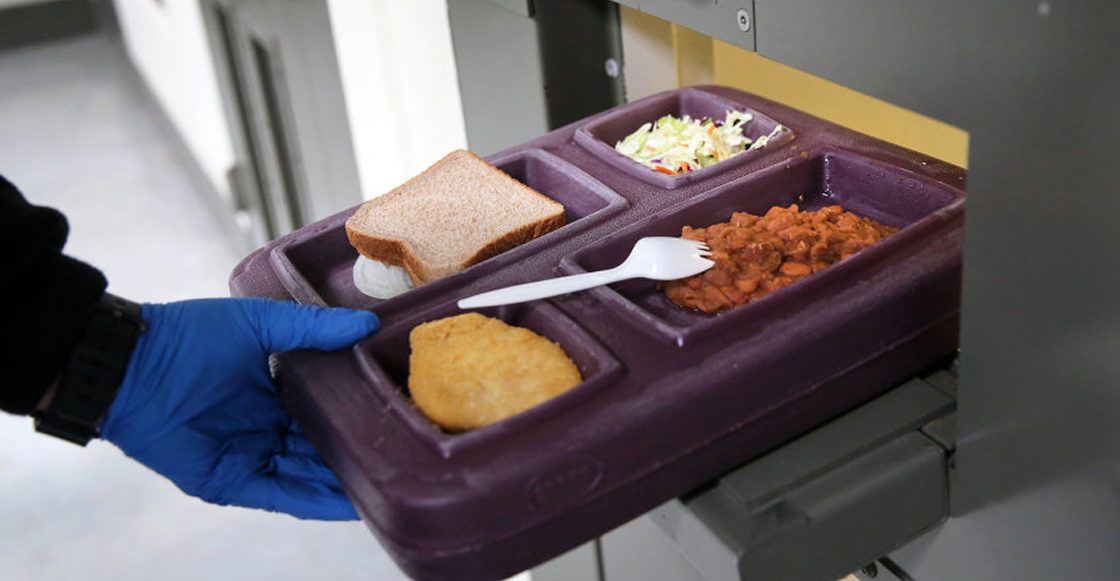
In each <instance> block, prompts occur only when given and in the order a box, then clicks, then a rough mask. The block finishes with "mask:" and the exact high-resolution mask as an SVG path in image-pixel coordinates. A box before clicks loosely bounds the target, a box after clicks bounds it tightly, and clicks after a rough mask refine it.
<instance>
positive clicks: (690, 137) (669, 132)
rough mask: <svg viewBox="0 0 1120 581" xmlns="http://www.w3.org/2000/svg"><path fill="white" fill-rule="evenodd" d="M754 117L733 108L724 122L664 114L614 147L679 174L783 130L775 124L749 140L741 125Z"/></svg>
mask: <svg viewBox="0 0 1120 581" xmlns="http://www.w3.org/2000/svg"><path fill="white" fill-rule="evenodd" d="M753 118H754V116H753V115H751V114H749V113H744V112H742V111H735V110H731V111H728V112H727V115H726V116H725V117H724V119H723V121H716V120H713V119H710V118H707V117H705V118H703V119H692V118H691V117H689V116H688V115H685V116H684V117H683V118H677V117H674V116H672V115H666V116H664V117H662V118H660V119H658V120H657V121H655V122H653V123H646V124H644V125H642V126H641V127H639V128H638V130H637V131H635V132H633V133H631V134H630V135H627V136H626V137H625V138H624V139H623V140H622V141H619V142H618V143H617V144H615V146H614V148H615V150H617V151H618V152H619V153H621V154H623V155H625V156H627V157H629V158H630V159H633V160H634V161H636V162H638V163H640V164H642V165H644V166H646V167H649V168H651V169H653V170H655V171H659V172H661V173H665V174H669V175H680V174H682V173H688V172H692V171H696V170H698V169H703V168H706V167H708V166H710V165H712V164H715V163H719V162H721V161H723V160H725V159H727V158H729V157H731V156H733V155H735V154H737V153H742V152H744V151H748V150H751V149H758V148H760V147H763V146H765V145H766V143H767V142H768V141H769V140H770V139H772V138H773V137H774V136H775V135H777V134H778V133H779V132H780V131H782V130H783V129H784V127H782V126H781V125H778V126H777V127H775V128H774V130H773V131H771V132H770V134H769V135H764V136H762V137H759V138H758V139H757V140H755V141H753V142H752V141H751V139H750V138H749V137H747V135H746V132H745V131H744V127H745V126H746V124H747V123H750V121H751V120H752V119H753Z"/></svg>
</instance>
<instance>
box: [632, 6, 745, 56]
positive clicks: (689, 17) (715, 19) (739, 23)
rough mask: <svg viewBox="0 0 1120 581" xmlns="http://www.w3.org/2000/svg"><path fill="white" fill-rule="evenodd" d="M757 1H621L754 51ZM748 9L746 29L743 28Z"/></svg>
mask: <svg viewBox="0 0 1120 581" xmlns="http://www.w3.org/2000/svg"><path fill="white" fill-rule="evenodd" d="M756 1H757V0H730V1H728V0H638V1H637V2H636V3H631V2H621V3H620V4H627V5H629V6H631V7H632V8H637V9H638V10H641V11H642V12H646V13H648V14H652V15H654V16H656V17H658V18H663V19H665V20H668V21H670V22H675V23H677V24H679V25H681V26H684V27H685V28H691V29H692V30H696V31H699V32H702V33H704V34H706V35H708V36H711V37H712V38H718V39H719V40H722V41H724V42H730V43H731V44H734V45H738V46H741V47H743V48H746V49H750V50H754V45H755V34H756V32H755V29H756V26H755V24H757V23H758V20H757V10H756V8H755V2H756ZM742 12H745V13H746V15H747V22H748V23H750V24H751V26H747V27H746V28H747V30H743V28H744V26H743V18H742V17H741V16H740V13H742Z"/></svg>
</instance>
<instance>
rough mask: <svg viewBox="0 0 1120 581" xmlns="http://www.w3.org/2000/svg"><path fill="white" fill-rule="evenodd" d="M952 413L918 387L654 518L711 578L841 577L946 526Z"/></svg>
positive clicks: (949, 403)
mask: <svg viewBox="0 0 1120 581" xmlns="http://www.w3.org/2000/svg"><path fill="white" fill-rule="evenodd" d="M953 405H954V401H953V399H952V398H951V397H949V396H947V395H945V394H944V393H942V392H940V391H938V390H937V389H935V388H934V387H932V386H930V385H929V384H927V383H926V382H924V381H921V380H913V381H910V382H908V383H906V384H904V385H902V386H899V387H897V388H895V389H894V390H892V391H890V392H888V393H886V394H884V395H882V396H880V397H878V398H876V399H875V400H873V401H871V402H869V403H867V404H865V405H863V406H861V407H860V408H857V409H856V410H853V411H852V412H849V413H848V414H845V415H844V416H842V417H840V418H838V419H836V420H834V421H832V422H830V423H828V424H827V425H825V426H823V427H821V428H819V429H817V430H814V431H813V432H810V433H809V434H807V435H805V436H803V437H801V438H800V439H798V440H795V441H793V442H791V443H789V444H787V445H785V446H783V447H781V448H779V449H778V450H775V451H774V452H771V453H770V454H768V455H766V456H764V457H762V458H760V459H759V460H756V461H754V462H751V463H749V464H746V465H744V466H743V467H742V468H739V469H737V470H735V471H733V472H731V473H729V474H727V475H725V476H723V477H722V478H720V479H719V480H718V481H716V482H714V483H712V484H711V485H709V486H707V487H704V488H702V489H701V490H699V491H697V492H695V493H690V494H688V495H686V496H684V497H682V498H681V499H679V500H673V501H670V502H669V503H667V504H665V505H664V506H662V507H660V508H658V509H656V510H654V511H653V512H651V513H650V516H651V518H652V519H653V520H654V521H655V522H657V523H658V524H659V525H660V526H661V528H662V529H663V530H664V531H665V532H666V534H668V535H669V536H670V538H672V539H673V540H674V542H675V543H676V545H677V546H678V548H679V549H680V550H681V552H682V553H683V554H684V555H685V557H686V558H687V559H688V560H689V561H690V562H691V563H692V564H693V565H694V566H695V567H696V569H697V570H698V571H700V572H701V573H702V574H703V576H704V579H706V580H708V581H738V580H739V579H746V580H755V579H758V580H772V579H783V580H789V581H798V580H800V581H813V580H827V579H838V578H840V577H843V576H844V575H846V574H847V573H849V572H851V571H853V570H855V569H857V568H859V567H861V566H862V565H864V564H865V563H868V562H871V561H873V560H874V559H875V558H877V557H878V556H880V555H882V554H884V553H886V552H887V551H888V550H890V549H891V548H893V547H896V546H898V545H899V544H900V543H902V542H903V541H905V540H908V539H910V538H913V537H914V536H915V535H917V534H919V533H921V532H922V531H925V530H928V529H929V528H931V527H933V526H935V525H937V524H938V523H940V522H941V521H942V520H943V519H944V518H945V516H946V514H947V512H948V482H947V467H946V461H945V457H946V450H945V449H944V448H943V447H942V446H940V445H939V444H937V443H936V442H934V441H933V440H931V439H930V438H928V437H926V436H925V435H924V434H922V433H921V432H919V429H920V428H922V427H923V426H925V425H926V424H928V423H929V422H930V421H932V420H934V419H937V418H940V417H944V416H946V415H947V414H949V413H950V412H951V410H952V408H953ZM806 556H811V557H810V558H805V557H806Z"/></svg>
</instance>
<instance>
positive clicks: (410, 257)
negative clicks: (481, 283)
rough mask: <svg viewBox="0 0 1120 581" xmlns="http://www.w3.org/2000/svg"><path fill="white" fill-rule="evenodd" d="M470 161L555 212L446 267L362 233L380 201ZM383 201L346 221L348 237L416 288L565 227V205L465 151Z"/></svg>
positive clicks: (404, 244) (399, 244)
mask: <svg viewBox="0 0 1120 581" xmlns="http://www.w3.org/2000/svg"><path fill="white" fill-rule="evenodd" d="M467 157H469V158H470V160H469V161H468V162H467V163H473V164H475V165H476V166H477V167H476V168H474V170H475V171H479V170H481V171H483V172H484V175H483V176H482V177H484V178H485V179H490V180H497V181H499V182H500V183H501V184H503V187H505V188H510V187H511V186H512V189H513V191H516V192H517V194H516V195H520V196H528V197H529V198H539V199H542V200H546V201H547V202H548V203H549V204H550V205H554V206H555V210H554V211H553V212H552V213H551V214H549V215H546V216H542V217H540V218H538V219H536V220H533V221H530V222H527V223H525V224H522V225H521V226H519V227H517V228H515V229H513V230H510V231H507V232H504V233H501V234H500V235H498V236H497V237H496V238H494V239H492V240H490V241H489V242H487V243H486V244H485V245H484V246H482V247H481V248H479V249H478V250H477V251H475V252H474V253H473V254H472V255H470V256H469V257H467V258H465V259H463V260H461V261H455V262H451V263H444V264H433V263H429V262H427V261H425V260H423V259H422V258H420V257H419V256H417V255H416V253H415V252H414V251H413V249H412V248H410V247H409V245H408V243H407V242H406V241H404V240H399V239H395V238H390V237H383V236H377V235H373V234H370V233H368V232H364V231H362V229H361V228H360V226H359V217H360V216H362V215H363V214H364V213H366V212H369V211H371V210H373V209H374V208H376V207H378V206H379V205H381V204H382V203H384V200H382V202H379V200H381V199H382V198H386V197H389V196H406V195H409V192H412V191H416V189H417V188H418V187H420V186H418V185H417V184H418V182H419V180H421V178H422V177H423V176H424V174H425V173H427V172H430V171H432V170H434V169H435V168H437V167H438V166H440V165H442V164H445V163H456V162H457V161H459V158H467ZM479 162H480V164H479ZM382 198H374V199H373V200H370V201H368V202H366V203H365V204H363V205H362V207H360V208H359V209H358V210H357V211H356V212H355V213H354V215H353V216H351V217H350V219H348V220H347V221H346V236H347V238H348V239H349V240H350V244H351V245H352V246H353V247H354V248H355V249H356V250H357V251H358V252H359V253H360V254H362V256H365V257H366V258H370V259H372V260H378V261H380V262H383V263H385V264H389V265H392V266H399V267H402V268H404V270H405V272H407V273H408V276H409V278H410V279H412V284H413V286H417V287H418V286H421V285H423V284H427V283H430V282H433V281H436V280H439V279H441V278H444V277H446V276H448V275H451V274H454V273H456V272H458V271H460V270H463V269H464V268H467V267H469V266H473V265H475V264H478V263H479V262H482V261H483V260H486V259H487V258H491V257H493V256H496V255H498V254H501V253H502V252H505V251H507V250H510V249H512V248H515V247H517V246H520V245H521V244H524V243H526V242H528V241H530V240H533V239H535V238H538V237H540V236H542V235H544V234H547V233H549V232H551V231H553V230H556V229H557V228H559V227H561V226H563V225H564V207H563V205H561V204H559V203H558V202H556V201H554V200H552V199H551V198H549V197H547V196H545V195H543V194H541V193H540V192H537V191H535V190H533V189H532V188H530V187H528V186H526V185H525V184H523V183H521V182H519V181H517V180H515V179H514V178H512V177H510V176H509V175H507V174H506V173H505V172H503V171H501V170H499V169H498V168H496V167H494V166H492V165H490V164H489V163H487V162H486V161H485V160H483V159H482V158H480V157H478V156H476V155H475V154H473V153H471V152H469V151H466V150H456V151H453V152H451V153H449V154H448V155H446V156H444V157H443V158H442V159H441V160H440V161H438V162H436V163H435V164H433V165H432V166H431V167H429V168H428V169H427V170H425V171H424V172H422V173H421V174H418V175H416V176H414V177H412V178H410V179H409V180H408V181H406V182H405V183H404V184H402V185H400V186H398V187H397V188H394V189H393V190H392V191H390V192H389V193H387V194H385V195H384V196H382ZM480 219H484V217H480Z"/></svg>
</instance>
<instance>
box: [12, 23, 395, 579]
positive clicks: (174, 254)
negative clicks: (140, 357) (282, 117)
mask: <svg viewBox="0 0 1120 581" xmlns="http://www.w3.org/2000/svg"><path fill="white" fill-rule="evenodd" d="M124 67H125V64H124V61H123V56H122V55H121V53H119V52H118V50H117V49H116V47H115V46H114V45H112V44H111V43H110V42H109V41H107V40H105V39H103V38H100V37H97V36H91V37H85V38H81V39H76V40H70V41H65V42H61V43H55V44H51V45H47V46H40V47H31V48H25V49H21V50H19V51H15V52H7V53H3V52H0V173H3V174H4V175H6V176H7V177H8V178H9V179H11V180H12V181H13V182H14V183H16V184H17V185H18V186H20V188H21V189H22V190H23V191H24V193H25V194H26V195H27V196H28V197H29V198H30V199H31V200H32V201H34V202H36V203H39V204H43V205H50V206H55V207H58V208H60V209H62V210H63V211H64V212H65V213H66V214H67V215H68V216H69V218H70V220H71V226H72V234H71V237H70V241H69V243H68V245H67V249H68V251H69V253H70V254H72V255H74V256H77V257H79V258H82V259H84V260H87V261H89V262H91V263H93V264H95V265H97V266H99V267H100V268H101V269H102V270H104V271H105V273H106V275H107V276H108V278H109V279H110V281H111V283H110V289H111V290H112V291H114V292H116V293H117V294H121V295H124V296H127V297H130V298H133V299H137V300H143V301H170V300H177V299H184V298H193V297H200V296H224V295H226V294H227V289H226V277H227V276H228V274H229V272H230V270H231V269H232V268H233V266H234V265H235V264H236V262H237V260H238V259H239V256H238V255H237V254H236V253H235V251H234V250H233V249H232V247H231V246H229V245H228V244H226V243H225V242H224V241H223V238H222V235H221V233H220V231H219V230H218V229H217V228H216V227H215V226H214V224H213V222H212V220H211V219H210V217H209V215H208V214H207V212H206V210H205V208H204V206H203V205H202V204H201V203H200V202H199V195H200V194H199V193H198V192H195V191H192V186H191V184H192V183H193V182H192V181H191V180H190V179H188V176H189V173H188V172H187V169H186V167H185V166H184V165H182V160H180V159H177V158H176V157H175V154H174V153H173V152H174V150H173V149H170V148H168V147H167V144H166V143H165V142H164V141H163V137H162V136H161V133H160V131H159V126H158V125H157V124H156V123H154V119H155V118H154V117H153V115H154V113H153V111H152V109H151V108H150V105H149V104H148V103H146V102H145V101H144V100H143V98H142V97H141V95H140V94H139V93H138V92H137V91H136V90H135V87H132V86H131V85H129V83H128V82H127V77H126V75H125V70H126V69H125V68H124ZM0 282H2V283H3V284H18V281H7V280H2V281H0ZM0 442H3V446H2V447H0V498H2V499H3V501H2V502H3V503H4V507H3V517H0V579H3V580H5V581H22V580H31V579H37V580H38V579H43V580H48V579H49V580H51V581H68V580H81V581H102V580H104V581H109V580H112V581H132V580H136V581H140V580H143V581H151V580H160V581H179V580H187V579H190V580H192V581H205V580H238V581H251V580H255V579H260V580H265V579H267V580H270V581H285V580H300V581H306V580H312V579H314V580H318V579H327V580H351V579H353V580H377V581H394V580H398V579H404V576H403V575H402V574H401V573H400V572H399V571H398V570H397V569H396V567H395V566H394V565H393V564H392V563H391V562H390V561H389V559H388V558H387V557H386V556H385V554H384V553H383V552H382V550H381V548H380V546H379V545H378V544H377V542H376V541H375V540H374V538H373V536H372V535H371V534H370V533H369V532H368V531H367V530H366V529H365V527H364V526H363V525H362V524H360V523H318V522H305V521H299V520H296V519H294V518H291V517H287V516H284V515H275V514H268V513H264V512H260V511H250V510H243V509H236V508H224V507H217V506H211V505H207V504H205V503H203V502H201V501H199V500H196V499H194V498H191V497H188V496H186V495H184V494H182V493H180V492H179V491H178V489H176V488H175V487H174V486H173V485H171V484H170V483H169V482H167V481H165V480H164V479H163V478H162V477H159V476H157V475H155V474H154V473H152V472H150V471H148V470H147V469H146V468H144V467H143V466H140V465H139V464H136V463H134V462H132V461H131V460H128V459H127V458H125V457H124V456H123V455H122V454H120V453H119V452H118V451H117V450H116V448H114V447H113V446H112V445H109V444H106V443H104V442H93V443H91V444H90V446H89V447H88V448H86V449H81V448H78V447H76V446H73V445H70V444H67V443H63V442H60V441H56V440H54V439H52V438H48V437H45V436H39V435H37V434H35V433H34V432H33V431H32V430H31V426H30V422H29V420H27V419H25V418H16V417H13V416H4V415H0Z"/></svg>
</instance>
